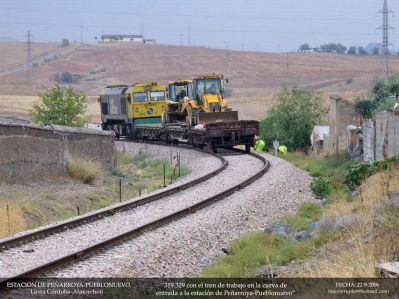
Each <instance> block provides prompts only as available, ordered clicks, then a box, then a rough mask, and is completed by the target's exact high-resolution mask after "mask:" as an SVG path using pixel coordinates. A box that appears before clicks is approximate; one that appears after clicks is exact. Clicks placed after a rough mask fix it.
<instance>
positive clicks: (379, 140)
mask: <svg viewBox="0 0 399 299" xmlns="http://www.w3.org/2000/svg"><path fill="white" fill-rule="evenodd" d="M387 143H388V112H387V111H382V112H378V113H376V115H375V160H377V161H381V160H384V159H385V157H386V148H387Z"/></svg>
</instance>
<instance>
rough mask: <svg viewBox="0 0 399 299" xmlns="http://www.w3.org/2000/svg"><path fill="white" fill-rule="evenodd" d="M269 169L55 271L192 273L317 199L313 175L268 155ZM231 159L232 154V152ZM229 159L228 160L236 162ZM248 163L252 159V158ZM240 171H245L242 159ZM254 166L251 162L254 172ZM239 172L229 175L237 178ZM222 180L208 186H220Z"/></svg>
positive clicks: (61, 274)
mask: <svg viewBox="0 0 399 299" xmlns="http://www.w3.org/2000/svg"><path fill="white" fill-rule="evenodd" d="M264 156H265V157H266V158H267V159H268V160H269V161H270V162H271V167H270V169H269V171H268V172H267V173H266V174H265V175H264V176H263V177H261V178H260V179H259V180H257V181H256V182H254V183H253V184H252V185H250V186H248V187H246V188H245V189H243V190H241V191H239V192H236V193H235V194H233V195H231V196H230V197H228V198H226V199H224V200H222V201H220V202H217V203H216V204H214V205H211V206H209V207H207V208H205V209H203V210H201V211H198V212H196V213H194V214H192V215H190V216H188V217H185V218H183V219H180V220H178V221H176V222H173V223H171V224H169V225H167V226H164V227H162V228H159V229H157V230H155V231H152V232H149V233H146V234H145V235H142V236H140V237H138V238H135V239H132V240H131V241H129V242H126V243H124V244H122V245H119V246H116V247H114V248H112V249H110V250H108V251H105V252H104V253H102V254H99V255H97V256H94V257H91V258H89V259H87V260H85V261H83V262H80V263H78V264H74V265H70V266H69V267H67V268H65V269H62V270H60V271H57V272H52V273H49V276H56V277H165V276H166V277H192V276H196V275H198V274H199V273H200V272H201V270H202V269H203V267H204V266H206V265H208V264H209V263H211V262H212V261H214V260H215V258H216V257H217V256H218V255H220V254H223V253H222V252H221V249H222V248H223V247H228V244H229V243H230V242H231V241H234V240H236V239H237V238H240V237H242V236H244V235H245V234H247V233H249V232H254V231H259V230H263V229H264V228H265V227H266V226H268V225H270V224H272V223H273V222H276V221H278V220H279V219H280V218H281V217H282V216H283V215H285V214H288V213H293V212H295V211H296V209H297V208H298V206H299V205H300V204H301V203H303V202H305V201H310V200H314V198H313V197H312V195H311V192H310V190H309V183H310V177H309V176H308V174H306V173H305V172H304V171H302V170H300V169H298V168H296V167H295V166H293V165H292V164H290V163H289V162H286V161H284V160H281V159H279V158H275V157H273V156H270V155H267V154H265V155H264ZM230 158H231V157H230ZM230 158H229V162H230V163H231V164H233V161H232V160H231V159H230ZM248 162H249V161H248ZM240 165H241V166H240V172H245V171H246V170H245V168H246V167H245V166H244V164H242V163H240ZM255 171H256V168H254V167H251V173H252V174H253V173H255ZM237 175H238V173H235V174H234V175H231V176H229V178H228V181H226V182H224V184H228V183H229V182H234V183H236V182H237V181H238V180H239V178H238V177H237ZM220 183H222V181H220V182H217V184H216V185H214V186H211V185H210V184H208V186H207V187H206V189H207V190H211V188H214V187H216V188H220Z"/></svg>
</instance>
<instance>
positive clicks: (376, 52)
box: [373, 47, 380, 55]
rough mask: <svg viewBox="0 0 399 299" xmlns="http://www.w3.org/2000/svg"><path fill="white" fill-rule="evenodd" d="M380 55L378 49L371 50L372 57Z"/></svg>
mask: <svg viewBox="0 0 399 299" xmlns="http://www.w3.org/2000/svg"><path fill="white" fill-rule="evenodd" d="M379 54H380V49H378V48H377V47H375V48H374V49H373V55H379Z"/></svg>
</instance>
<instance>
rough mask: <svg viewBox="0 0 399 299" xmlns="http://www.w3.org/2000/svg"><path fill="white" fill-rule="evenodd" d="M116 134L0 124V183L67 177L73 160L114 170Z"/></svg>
mask: <svg viewBox="0 0 399 299" xmlns="http://www.w3.org/2000/svg"><path fill="white" fill-rule="evenodd" d="M114 140H115V137H114V134H113V133H111V132H104V131H98V130H92V129H83V128H82V129H80V128H79V129H78V128H68V127H61V126H38V125H30V124H20V123H13V122H4V121H3V122H0V181H2V182H6V183H12V184H14V183H28V182H34V181H41V180H48V179H52V178H54V177H57V176H63V175H65V174H66V170H65V166H66V164H67V162H68V160H69V159H71V158H84V159H91V160H94V161H98V162H100V163H101V164H102V165H103V167H104V168H105V169H106V170H112V167H113V164H114V155H115V146H114Z"/></svg>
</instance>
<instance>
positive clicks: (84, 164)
mask: <svg viewBox="0 0 399 299" xmlns="http://www.w3.org/2000/svg"><path fill="white" fill-rule="evenodd" d="M66 168H67V171H68V174H69V175H70V177H71V178H72V179H74V180H75V181H78V182H82V183H85V184H91V183H92V182H93V181H94V180H95V179H97V178H99V177H101V176H102V175H103V174H104V170H103V168H102V166H101V164H100V163H99V162H94V161H91V160H85V159H81V158H78V159H70V160H69V161H68V164H67V167H66Z"/></svg>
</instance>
